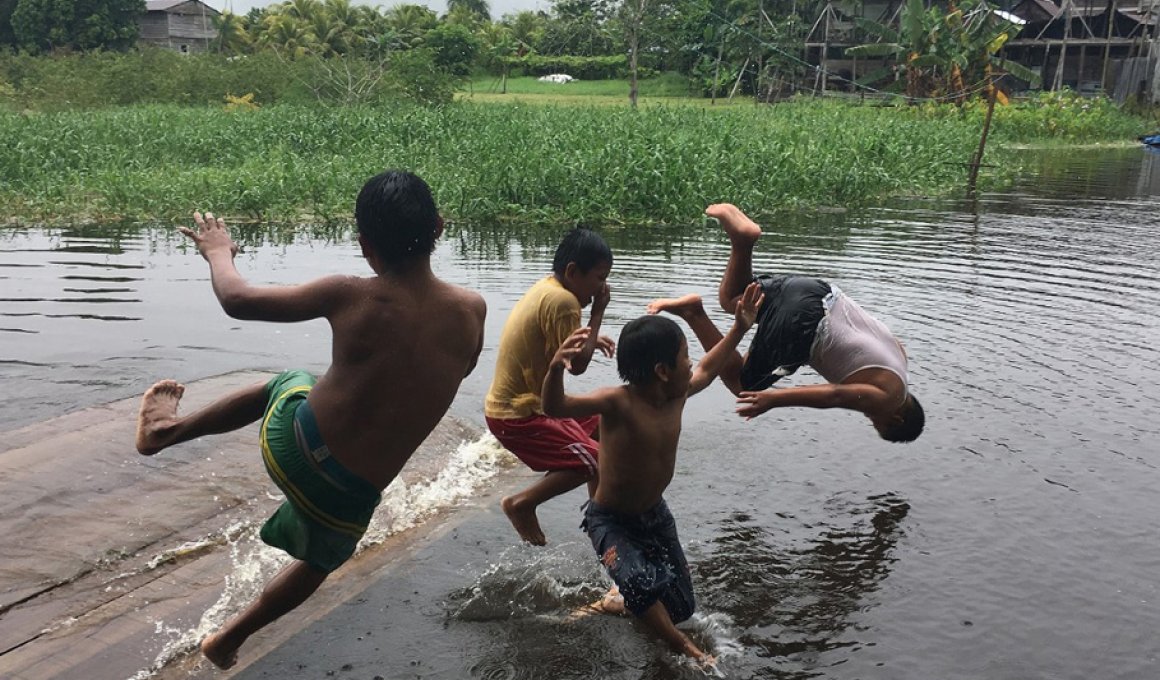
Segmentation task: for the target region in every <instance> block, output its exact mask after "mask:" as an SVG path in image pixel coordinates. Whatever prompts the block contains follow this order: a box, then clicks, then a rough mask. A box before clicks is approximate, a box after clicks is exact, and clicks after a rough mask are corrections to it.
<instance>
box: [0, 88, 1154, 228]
mask: <svg viewBox="0 0 1160 680" xmlns="http://www.w3.org/2000/svg"><path fill="white" fill-rule="evenodd" d="M1054 106H1055V105H1052V104H1050V103H1044V106H1043V108H1044V113H1043V114H1042V115H1040V114H1038V113H1035V112H1032V113H1034V117H1032V118H1029V119H1028V120H1029V124H1028V125H1027V126H1025V127H1019V126H1018V125H1017V124H1016V122H1013V121H1012V122H1007V123H1004V124H1002V125H999V124H997V125H996V128H997V132H996V134H997V135H998V138H999V139H1000V140H1001V141H1003V142H1007V143H1010V142H1018V141H1035V140H1036V139H1042V138H1067V136H1068V135H1069V134H1072V133H1074V132H1075V131H1069V130H1067V129H1066V126H1067V123H1066V121H1067V118H1062V119H1060V118H1059V117H1058V116H1053V115H1052V113H1053V112H1054V113H1058V108H1057V107H1055V108H1053V107H1054ZM1007 108H1008V109H1009V110H1010V111H1012V112H1016V111H1018V108H1017V107H1014V106H1012V107H1007ZM1012 115H1014V114H1012ZM980 117H981V112H980V111H978V110H977V108H974V109H973V108H964V109H959V108H955V107H951V106H944V107H934V108H930V109H928V108H927V107H899V108H893V109H892V108H881V107H871V106H866V107H858V106H847V105H841V104H836V103H832V102H810V101H805V102H795V103H793V104H790V105H785V106H777V107H730V108H717V109H712V108H708V107H689V106H670V107H650V108H647V109H642V110H641V111H637V112H633V111H631V110H629V109H627V108H608V107H603V108H581V107H563V106H559V107H531V106H510V105H503V104H495V105H476V104H464V103H458V104H453V105H449V106H445V107H440V108H431V107H417V106H390V107H382V106H374V107H372V106H350V107H316V106H311V107H304V106H273V107H266V108H262V109H260V110H257V111H241V112H236V113H230V112H227V111H224V110H222V109H207V108H189V107H186V108H182V107H173V106H150V107H133V108H117V109H107V110H101V111H95V112H94V111H89V112H62V113H56V114H32V115H19V114H0V177H4V178H6V181H5V182H4V183H3V184H0V215H5V216H6V217H7V218H16V219H19V220H24V221H37V220H40V221H60V220H62V219H66V220H84V219H111V218H129V219H152V218H164V219H185V218H186V217H187V216H188V214H189V212H190V211H192V210H193V209H194V208H203V209H211V210H213V211H214V212H216V213H223V214H227V215H231V216H235V217H247V218H251V219H255V220H271V219H273V220H295V219H299V218H303V217H305V218H307V219H313V220H319V221H343V220H347V219H349V217H350V212H351V200H352V192H353V191H354V190H355V188H357V187H358V186H360V185H361V183H362V182H363V181H364V180H365V179H366V177H369V176H371V175H373V174H375V173H377V172H379V171H381V170H382V169H383V168H384V167H390V166H397V167H405V168H410V169H413V170H415V171H416V172H418V173H419V174H421V175H422V176H423V177H425V178H426V179H427V180H428V181H429V182H430V183H431V185H432V186H433V187H435V189H436V191H437V194H438V198H439V200H440V202H441V205H442V207H443V209H444V211H445V212H446V214H447V215H448V216H449V217H452V218H455V219H459V220H472V221H480V222H482V221H491V220H519V221H526V222H532V223H542V224H558V223H562V222H580V221H583V222H602V223H610V224H644V223H657V222H670V223H673V222H687V221H688V220H691V219H694V218H695V216H697V215H699V214H700V211H701V210H702V209H703V208H704V206H705V205H706V204H707V203H709V202H713V201H719V200H723V199H727V200H731V201H735V202H738V203H741V204H744V205H747V206H753V209H754V210H768V211H771V210H775V209H778V208H785V207H791V206H808V205H836V206H846V205H851V204H856V203H860V202H864V201H867V200H872V199H874V198H879V197H884V196H891V195H898V194H914V193H919V194H928V193H941V192H945V191H949V190H953V189H954V188H955V187H958V186H961V185H962V183H963V182H964V180H965V173H966V169H965V167H964V163H965V162H966V161H967V160H968V159H969V158H970V155H971V153H972V152H973V150H974V147H975V145H976V144H977V142H978V131H979V126H980ZM1055 119H1060V120H1061V121H1062V122H1060V123H1059V126H1060V127H1058V128H1056V129H1050V128H1049V127H1046V126H1048V125H1054V123H1052V121H1053V120H1055ZM1077 120H1083V121H1084V123H1083V124H1084V128H1083V130H1082V134H1083V136H1086V137H1088V138H1102V139H1115V138H1121V139H1122V138H1124V137H1125V136H1129V135H1130V134H1132V133H1135V132H1138V129H1137V128H1136V127H1135V126H1137V125H1138V121H1134V120H1133V119H1129V118H1127V117H1124V116H1123V115H1122V114H1119V113H1118V112H1116V111H1115V109H1114V108H1113V109H1108V110H1105V111H1099V112H1095V113H1094V115H1092V116H1091V117H1090V118H1077ZM1001 130H1011V131H1012V132H1011V133H1004V134H1003V135H999V132H998V131H1001ZM855 131H856V132H855ZM1015 131H1018V132H1015ZM1012 169H1013V168H1012V166H1010V165H1008V166H1005V167H1004V168H1002V169H999V170H997V171H1000V172H1010V171H1011V170H1012ZM991 181H993V178H992V180H991Z"/></svg>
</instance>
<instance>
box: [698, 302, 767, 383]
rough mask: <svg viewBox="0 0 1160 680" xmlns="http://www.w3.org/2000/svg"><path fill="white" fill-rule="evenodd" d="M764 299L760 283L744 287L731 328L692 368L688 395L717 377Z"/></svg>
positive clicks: (750, 324)
mask: <svg viewBox="0 0 1160 680" xmlns="http://www.w3.org/2000/svg"><path fill="white" fill-rule="evenodd" d="M764 300H765V293H764V291H763V290H762V288H761V284H759V283H756V282H754V283H751V284H749V285H748V286H746V287H745V292H744V293H742V294H741V299H740V300H738V303H737V311H736V312H735V316H734V320H733V326H732V328H730V329H729V332H728V333H726V334H725V337H723V338H721V341H720V342H718V343H717V344H716V345H713V348H712V349H710V350H709V351H708V352H706V353H705V356H703V357H701V360H700V361H699V362H697V366H696V368H694V369H693V377H692V379H691V380H690V381H689V395H690V396H692V395H694V394H696V393H698V392H700V391H701V390H703V389H705V388H706V387H708V386H709V384H710V383H712V382H713V379H714V378H716V377H717V374H718V373H720V372H721V369H722V367H724V366H725V363H726V361H728V360H729V357H730V355H732V354H733V352H734V351H735V350H736V349H737V345H738V344H740V342H741V338H743V337H745V334H746V333H748V332H749V329H750V328H751V327H752V326H753V323H754V322H755V321H756V320H757V310H759V309H761V303H762V302H763V301H764Z"/></svg>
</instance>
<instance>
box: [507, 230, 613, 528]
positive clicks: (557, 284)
mask: <svg viewBox="0 0 1160 680" xmlns="http://www.w3.org/2000/svg"><path fill="white" fill-rule="evenodd" d="M611 270H612V250H611V249H610V248H609V247H608V244H607V243H606V242H605V241H604V239H603V238H601V237H600V235H599V234H597V233H596V232H594V231H591V230H589V229H581V228H577V229H573V230H572V231H570V232H568V234H567V235H565V236H564V239H563V240H562V241H561V242H560V245H559V246H558V247H557V248H556V255H555V257H554V258H553V259H552V274H551V276H548V277H545V278H543V279H541V280H540V281H538V282H537V283H536V284H535V285H534V286H532V287H531V288H530V289H529V290H528V292H527V293H525V294H524V296H523V297H522V298H520V300H519V302H517V303H516V306H515V307H514V308H513V309H512V312H511V315H510V316H508V318H507V321H506V322H505V323H504V327H503V334H502V335H501V336H500V340H499V352H498V354H497V356H496V362H495V378H494V379H493V380H492V383H491V389H490V390H488V393H487V398H486V399H485V400H484V416H486V419H487V427H488V429H489V430H491V432H492V434H494V435H495V438H496V439H497V440H499V443H500V444H502V445H503V446H504V448H506V449H507V450H508V451H511V452H512V453H513V454H515V456H516V457H517V458H519V459H520V460H522V461H523V462H524V463H525V464H526V465H527V466H528V467H530V468H531V469H533V470H536V471H538V472H544V473H545V474H544V476H543V477H542V478H540V479H539V480H538V481H537V482H535V483H534V484H532V485H531V486H529V487H528V488H526V489H524V490H523V491H521V492H519V493H517V494H513V495H511V496H507V497H506V498H504V499H503V500H502V501H501V507H502V508H503V511H504V514H506V515H507V517H508V519H509V520H511V523H512V525H513V526H514V527H515V529H516V531H517V532H518V533H519V535H520V538H522V539H523V540H525V541H527V542H528V543H531V544H533V545H544V544H545V543H547V539H545V538H544V532H543V530H541V529H540V522H539V520H538V519H537V518H536V508H538V507H539V506H540V504H541V503H543V502H545V501H547V500H548V499H550V498H554V497H556V496H559V495H560V494H563V493H566V492H568V491H571V490H572V489H575V488H576V487H578V486H580V485H581V484H584V483H585V482H587V483H588V486H589V495H591V492H592V491H593V490H594V489H595V486H594V484H595V480H596V468H597V463H596V459H597V449H598V444H597V443H596V437H597V426H598V425H599V422H600V420H599V418H596V417H595V416H593V417H586V418H552V417H550V416H547V415H545V414H544V410H543V408H542V407H541V405H540V387H541V386H542V385H543V383H544V375H545V374H547V372H548V363H549V361H551V359H552V355H554V354H555V353H556V350H557V349H558V348H559V347H560V345H561V344H562V343H563V342H564V341H565V340H566V339H568V337H569V336H570V335H571V334H572V332H573V331H575V330H576V329H577V328H579V327H580V310H581V309H583V308H584V307H587V306H588V305H589V304H591V305H592V313H591V315H590V316H589V318H588V326H587V328H588V330H589V331H590V333H589V334H588V335H587V336H585V340H584V343H583V344H582V345H581V346H580V347H579V348H577V351H576V352H575V353H574V354H573V356H572V360H571V363H570V365H569V370H570V371H571V372H572V373H573V374H574V375H579V374H581V373H583V372H584V371H585V370H587V369H588V363H589V361H591V359H592V354H593V353H594V352H595V351H596V350H597V349H599V350H601V351H602V352H604V353H605V354H606V355H607V356H612V352H613V350H614V349H615V347H616V345H615V343H613V341H612V339H611V338H608V337H605V336H602V335H600V324H601V322H603V320H604V310H605V308H606V307H607V306H608V301H609V299H610V294H609V289H608V274H609V272H610V271H611Z"/></svg>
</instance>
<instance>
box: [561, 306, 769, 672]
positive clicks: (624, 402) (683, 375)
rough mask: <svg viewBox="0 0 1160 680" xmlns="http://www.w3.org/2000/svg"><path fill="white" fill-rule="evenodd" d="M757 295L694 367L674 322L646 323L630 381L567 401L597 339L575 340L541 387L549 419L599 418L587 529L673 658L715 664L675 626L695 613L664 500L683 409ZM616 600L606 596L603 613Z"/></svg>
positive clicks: (625, 334)
mask: <svg viewBox="0 0 1160 680" xmlns="http://www.w3.org/2000/svg"><path fill="white" fill-rule="evenodd" d="M761 296H762V293H761V288H760V286H758V285H757V284H752V285H750V286H748V287H747V288H746V289H745V291H744V292H743V293H742V295H741V297H740V298H739V300H738V304H736V305H735V306H734V309H735V317H736V320H735V322H734V324H733V327H732V328H731V329H729V332H728V333H727V334H726V335H725V336H724V338H722V339H721V340H720V341H719V342H717V343H716V345H715V346H714V347H713V348H712V349H711V350H709V352H708V353H706V354H705V356H704V357H703V358H702V359H701V361H700V362H699V363H698V364H697V366H696V368H693V367H692V365H691V362H690V361H689V346H688V343H687V342H686V341H685V334H684V333H683V332H682V331H681V329H680V327H679V326H677V324H676V323H674V322H673V321H670V320H669V319H666V318H663V317H658V316H643V317H641V318H639V319H636V320H635V321H631V322H629V323H628V324H627V325H625V327H624V330H623V331H622V332H621V334H620V343H619V347H618V348H617V351H616V367H617V371H618V372H619V373H620V376H621V377H622V378H623V379H624V380H625V381H626V382H627V384H625V385H620V386H619V387H608V388H604V389H599V390H596V391H594V392H591V393H589V394H585V395H577V396H574V395H569V394H566V393H565V392H564V369H565V368H567V367H568V364H569V362H570V361H571V360H572V358H573V357H575V356H580V353H581V350H582V348H583V346H584V344H585V343H586V342H587V341H588V339H589V337H590V334H591V332H590V331H589V330H588V329H587V328H582V329H580V330H578V331H576V332H575V333H574V334H573V335H572V337H570V338H569V339H568V340H567V341H565V342H564V344H563V345H561V347H560V349H559V350H558V351H557V352H556V355H555V356H554V357H553V358H552V362H551V365H550V367H549V370H548V375H547V377H545V379H544V387H543V395H542V397H543V405H544V413H546V414H548V415H550V416H555V417H560V418H577V419H580V418H590V417H593V416H599V417H600V435H601V436H600V477H599V483H598V484H597V487H596V493H595V494H594V495H593V497H592V500H591V501H590V502H589V503H588V504H587V505H586V506H585V512H584V524H583V527H584V529H585V530H586V531H587V532H588V537H589V538H590V539H591V540H592V546H593V547H594V548H595V549H596V554H597V555H598V556H599V558H600V561H601V562H602V563H603V564H604V566H605V568H606V569H607V570H608V574H609V576H611V577H612V580H613V581H614V582H615V583H616V586H617V588H618V589H619V591H620V596H621V597H622V598H623V607H625V608H627V609H628V610H629V611H630V612H632V614H633V615H634V616H636V617H637V618H639V619H640V620H642V621H643V622H644V623H645V624H646V625H648V626H649V627H650V628H651V629H652V630H653V631H655V632H656V633H657V634H658V635H660V637H661V638H662V639H664V640H665V642H667V643H668V644H669V646H670V647H671V648H672V649H673V650H674V651H675V652H677V653H679V654H684V655H686V656H689V657H691V658H692V659H694V660H697V661H699V662H701V663H710V664H711V663H712V662H713V659H712V657H709V656H708V655H706V654H705V652H703V651H702V650H701V649H700V648H698V647H697V645H696V644H694V643H693V642H692V640H690V639H689V638H688V637H687V636H685V634H684V633H682V632H681V631H680V630H678V629H677V627H676V626H675V625H674V623H680V622H681V621H684V620H685V619H687V618H689V617H690V616H692V614H693V609H694V599H693V587H692V579H691V577H690V574H689V565H688V563H687V562H686V560H685V554H684V552H683V551H682V549H681V543H680V541H679V540H678V539H677V530H676V525H675V523H674V522H673V516H672V515H671V514H670V513H669V509H668V506H667V505H666V504H665V500H664V497H663V494H664V491H665V489H666V488H667V487H668V485H669V482H670V481H671V480H672V478H673V470H674V467H675V465H676V456H677V443H678V441H679V439H680V434H681V415H682V412H683V411H684V408H685V401H686V400H687V399H688V397H689V396H690V395H692V394H696V393H697V392H700V391H701V390H703V389H705V387H707V386H708V385H709V383H711V382H712V381H713V378H715V377H716V376H717V373H718V371H719V370H720V369H721V367H722V366H723V365H725V363H726V362H727V361H728V360H729V358H730V355H731V354H733V353H734V351H735V350H736V348H737V344H738V343H739V342H740V341H741V338H742V337H744V335H745V333H746V331H748V330H749V327H750V326H752V325H753V322H754V320H755V319H756V317H757V310H758V308H759V307H760V305H761ZM616 603H617V598H615V597H606V598H605V599H604V602H603V609H604V610H605V611H615V609H614V608H613V607H614V606H615V604H616Z"/></svg>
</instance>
